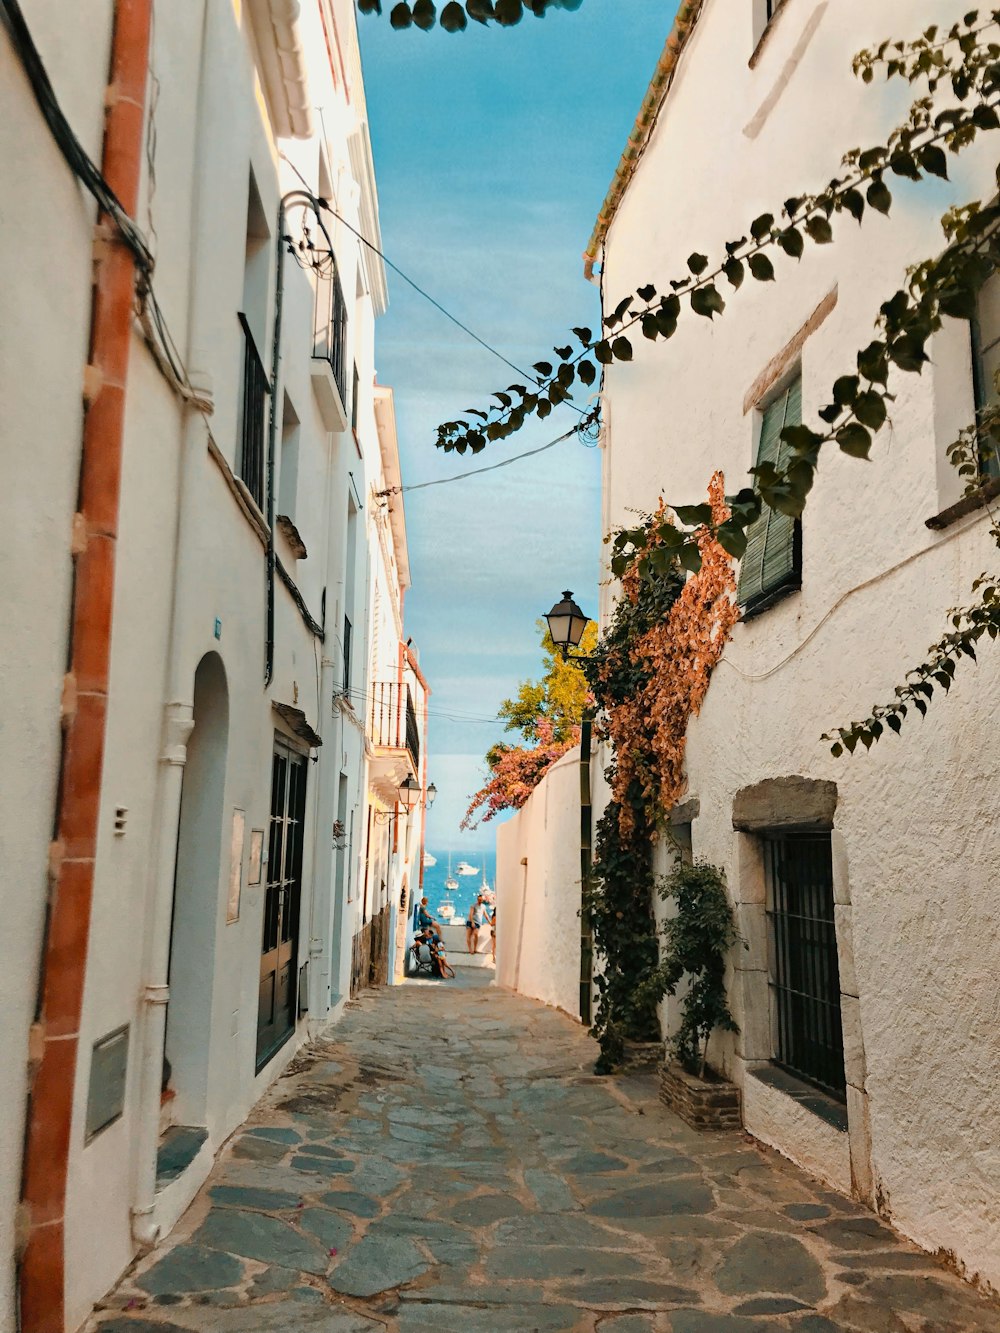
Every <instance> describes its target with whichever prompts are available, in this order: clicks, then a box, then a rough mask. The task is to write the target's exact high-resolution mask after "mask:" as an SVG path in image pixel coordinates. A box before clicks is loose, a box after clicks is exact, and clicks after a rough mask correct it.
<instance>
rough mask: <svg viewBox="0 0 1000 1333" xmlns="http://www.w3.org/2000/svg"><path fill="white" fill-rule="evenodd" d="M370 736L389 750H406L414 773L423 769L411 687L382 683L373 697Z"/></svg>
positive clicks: (376, 743) (376, 687)
mask: <svg viewBox="0 0 1000 1333" xmlns="http://www.w3.org/2000/svg"><path fill="white" fill-rule="evenodd" d="M369 727H370V734H371V738H372V744H373V745H380V746H382V747H383V748H385V749H390V750H406V751H407V752H408V753H409V756H410V759H411V760H412V761H413V767H414V770H418V769H419V767H420V728H419V727H418V725H417V710H416V709H415V708H414V706H413V696H412V695H411V694H410V687H409V686H408V685H402V686H401V685H400V684H399V683H398V682H397V681H383V682H382V683H381V684H378V685H376V686H375V688H374V691H373V694H372V708H371V717H370V719H369Z"/></svg>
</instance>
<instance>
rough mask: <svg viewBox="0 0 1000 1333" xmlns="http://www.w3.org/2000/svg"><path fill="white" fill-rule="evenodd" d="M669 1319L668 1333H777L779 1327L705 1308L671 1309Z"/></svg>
mask: <svg viewBox="0 0 1000 1333" xmlns="http://www.w3.org/2000/svg"><path fill="white" fill-rule="evenodd" d="M669 1319H670V1322H669V1323H668V1325H667V1327H668V1328H669V1329H670V1333H777V1330H778V1328H779V1325H777V1324H772V1323H767V1324H762V1323H761V1322H760V1320H759V1319H744V1318H743V1317H742V1316H741V1315H731V1314H716V1313H715V1312H714V1311H712V1312H709V1311H707V1310H673V1311H672V1312H671V1314H670V1316H669Z"/></svg>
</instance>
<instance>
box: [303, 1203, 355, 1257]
mask: <svg viewBox="0 0 1000 1333" xmlns="http://www.w3.org/2000/svg"><path fill="white" fill-rule="evenodd" d="M299 1226H300V1227H301V1228H302V1230H303V1231H308V1233H309V1235H310V1236H315V1237H316V1239H317V1240H318V1241H319V1243H320V1245H322V1246H323V1247H324V1249H326V1250H328V1251H329V1250H330V1249H337V1250H342V1249H343V1248H344V1247H345V1246H346V1245H349V1244H350V1243H351V1241H352V1240H353V1239H354V1227H353V1225H352V1224H351V1222H349V1221H348V1219H347V1218H346V1217H342V1216H340V1215H339V1214H337V1213H334V1212H331V1211H330V1209H329V1208H304V1209H303V1210H302V1212H301V1213H300V1214H299Z"/></svg>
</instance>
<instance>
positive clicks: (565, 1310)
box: [397, 1302, 582, 1333]
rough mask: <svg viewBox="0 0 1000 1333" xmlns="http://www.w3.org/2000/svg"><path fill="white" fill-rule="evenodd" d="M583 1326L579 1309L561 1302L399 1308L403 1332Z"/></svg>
mask: <svg viewBox="0 0 1000 1333" xmlns="http://www.w3.org/2000/svg"><path fill="white" fill-rule="evenodd" d="M578 1327H582V1324H581V1322H580V1312H579V1310H574V1309H573V1308H572V1306H568V1305H566V1306H559V1305H519V1306H517V1305H511V1306H504V1307H503V1308H498V1307H496V1306H488V1307H486V1308H483V1307H480V1306H474V1305H439V1304H433V1303H428V1304H420V1305H416V1304H414V1303H412V1302H409V1303H406V1304H404V1305H403V1306H402V1307H401V1309H400V1311H399V1322H398V1324H397V1328H398V1329H399V1333H431V1331H432V1330H435V1333H550V1331H551V1333H570V1330H572V1329H576V1328H578Z"/></svg>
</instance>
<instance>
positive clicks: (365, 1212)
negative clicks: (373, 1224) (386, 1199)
mask: <svg viewBox="0 0 1000 1333" xmlns="http://www.w3.org/2000/svg"><path fill="white" fill-rule="evenodd" d="M319 1202H320V1203H321V1204H322V1205H323V1206H324V1208H332V1209H333V1210H334V1212H339V1213H349V1214H350V1215H351V1216H352V1217H378V1215H379V1213H380V1212H381V1211H382V1205H381V1203H380V1202H379V1200H378V1199H371V1198H369V1197H368V1195H367V1194H358V1192H357V1191H356V1190H331V1191H330V1193H328V1194H324V1195H322V1197H321V1198H320V1200H319Z"/></svg>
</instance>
